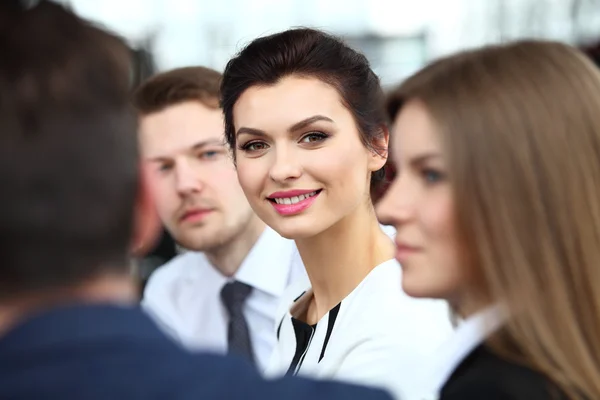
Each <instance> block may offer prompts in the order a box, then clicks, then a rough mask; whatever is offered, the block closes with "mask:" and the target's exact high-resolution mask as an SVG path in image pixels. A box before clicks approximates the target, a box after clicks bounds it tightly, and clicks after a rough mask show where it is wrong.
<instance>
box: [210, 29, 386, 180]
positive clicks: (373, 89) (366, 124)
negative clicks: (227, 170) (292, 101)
mask: <svg viewBox="0 0 600 400" xmlns="http://www.w3.org/2000/svg"><path fill="white" fill-rule="evenodd" d="M290 75H296V76H305V77H314V78H317V79H319V80H321V81H323V82H325V83H327V84H329V85H331V86H333V87H334V88H335V89H336V90H337V91H338V93H339V95H340V97H341V98H342V102H343V104H344V105H345V106H346V108H347V109H348V110H349V111H350V112H351V113H352V115H353V117H354V120H355V121H356V125H357V127H358V131H359V133H360V139H361V141H362V143H363V144H364V145H365V146H366V147H367V148H369V149H372V150H373V151H377V152H382V153H383V154H385V153H387V149H377V148H375V147H374V144H373V143H374V139H376V138H380V137H382V135H383V134H384V129H385V126H386V122H387V118H386V113H385V107H384V94H383V90H382V89H381V85H380V82H379V78H378V77H377V75H375V73H374V72H373V71H372V70H371V67H370V65H369V61H368V60H367V58H366V57H365V56H364V55H363V54H361V53H359V52H357V51H355V50H353V49H352V48H350V47H349V46H347V45H346V44H345V43H344V42H343V41H342V40H340V39H338V38H336V37H334V36H332V35H329V34H327V33H325V32H321V31H318V30H315V29H308V28H297V29H290V30H287V31H284V32H280V33H276V34H274V35H270V36H265V37H261V38H258V39H256V40H254V41H253V42H251V43H250V44H249V45H248V46H246V47H245V48H244V49H243V50H242V51H241V52H240V53H239V54H238V55H237V56H236V57H234V58H233V59H231V60H230V61H229V62H228V63H227V66H226V67H225V72H224V74H223V81H222V83H221V107H222V108H223V113H224V114H225V137H226V140H227V143H228V144H229V146H230V147H231V148H232V149H235V126H234V122H233V106H234V105H235V103H236V102H237V100H238V99H239V97H240V96H241V95H242V93H243V92H244V91H245V90H246V89H248V88H250V87H252V86H256V85H274V84H276V83H277V82H278V81H279V80H280V79H281V78H284V77H286V76H290ZM234 154H235V153H234ZM234 156H235V155H234ZM384 178H385V171H384V169H383V168H382V169H380V170H379V171H377V172H375V173H373V175H372V176H371V187H372V188H373V187H374V186H378V184H379V183H381V182H382V181H383V179H384Z"/></svg>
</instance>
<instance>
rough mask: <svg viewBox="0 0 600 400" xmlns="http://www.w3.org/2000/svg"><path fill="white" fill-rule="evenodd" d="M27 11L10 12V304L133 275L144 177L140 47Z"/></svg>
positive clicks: (43, 7)
mask: <svg viewBox="0 0 600 400" xmlns="http://www.w3.org/2000/svg"><path fill="white" fill-rule="evenodd" d="M3 2H4V0H3ZM17 3H18V2H6V3H4V4H2V5H0V21H1V23H0V54H1V56H0V187H1V189H0V190H1V191H2V194H1V195H0V299H6V298H10V297H13V296H20V295H23V294H27V293H31V292H39V291H44V290H47V289H53V288H58V287H65V286H70V285H76V284H78V283H81V282H84V281H87V280H88V279H90V278H93V277H95V276H98V275H102V274H106V273H113V272H117V273H125V272H126V271H127V258H128V248H129V244H130V241H131V236H132V229H133V214H134V213H133V210H134V203H135V198H136V193H137V189H138V176H139V171H138V151H137V137H136V136H137V135H136V134H137V124H136V119H137V118H136V115H135V113H134V112H133V109H132V107H131V106H130V88H129V77H130V72H131V68H130V64H129V63H130V60H129V50H128V47H127V46H126V45H125V43H124V42H123V41H122V40H121V39H119V38H118V37H116V36H115V35H112V34H109V33H107V32H105V31H104V30H102V29H99V28H97V27H94V26H92V25H91V24H89V23H87V22H85V21H83V20H81V19H79V18H78V17H76V16H75V15H74V14H72V13H71V12H70V11H68V10H66V9H65V8H64V7H63V6H61V5H58V4H56V3H53V2H50V1H44V0H42V1H40V2H38V4H37V5H36V6H34V7H33V8H29V9H25V8H23V7H15V6H14V4H17ZM21 3H26V2H21ZM8 4H12V6H8Z"/></svg>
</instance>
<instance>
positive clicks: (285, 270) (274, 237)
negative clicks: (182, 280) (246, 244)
mask: <svg viewBox="0 0 600 400" xmlns="http://www.w3.org/2000/svg"><path fill="white" fill-rule="evenodd" d="M191 253H192V254H193V258H194V259H195V261H192V262H191V263H190V264H188V265H189V267H186V270H187V271H186V272H187V274H188V278H189V279H192V280H197V279H207V276H206V275H204V273H203V272H202V269H204V271H205V272H208V274H209V275H208V276H214V278H216V279H218V280H222V282H223V284H225V283H226V282H227V281H228V280H231V279H235V280H238V281H240V282H243V283H246V284H248V285H250V286H252V287H253V288H255V289H258V290H260V291H263V292H266V293H268V294H270V295H272V296H275V297H280V296H281V295H282V294H283V292H284V290H285V288H286V287H287V286H288V283H289V282H288V281H289V278H290V273H291V269H292V268H293V265H292V264H294V263H296V262H298V263H301V262H302V261H301V259H300V256H299V255H298V250H297V249H296V246H295V244H294V241H292V240H289V239H285V238H283V237H282V236H280V235H279V234H278V233H277V232H275V231H274V230H273V229H271V228H269V227H266V228H265V230H264V231H263V233H262V234H261V235H260V236H259V238H258V240H257V241H256V243H255V244H254V246H252V248H251V249H250V252H249V253H248V254H247V255H246V257H245V258H244V260H243V261H242V264H241V265H240V268H239V269H238V271H237V272H236V274H235V275H234V277H233V278H228V277H226V276H224V275H222V274H221V273H220V272H219V271H218V270H217V269H216V268H215V267H213V266H212V265H211V263H210V261H209V260H208V258H207V257H206V255H205V254H204V253H201V252H191ZM296 255H297V257H295V256H296ZM189 256H190V255H188V257H189ZM202 266H205V267H206V268H202Z"/></svg>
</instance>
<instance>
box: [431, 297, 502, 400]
mask: <svg viewBox="0 0 600 400" xmlns="http://www.w3.org/2000/svg"><path fill="white" fill-rule="evenodd" d="M505 320H506V312H505V310H504V308H503V307H501V306H500V305H494V306H490V307H488V308H485V309H483V310H481V311H479V312H477V313H475V314H474V315H472V316H470V317H469V318H467V319H466V320H462V321H460V322H459V324H458V326H457V328H456V330H455V331H454V333H453V334H452V335H451V336H450V338H448V340H447V341H446V342H445V343H444V344H443V345H442V346H440V348H439V349H438V350H437V351H436V352H435V354H434V355H433V358H432V360H431V362H430V363H428V364H427V366H428V367H429V368H428V369H427V371H426V374H427V375H426V380H425V381H424V383H425V385H426V386H425V387H426V388H427V389H428V391H429V392H430V393H439V392H440V390H441V389H442V387H443V386H444V384H445V383H446V381H447V380H448V379H449V378H450V376H451V375H452V373H453V372H454V370H455V369H456V368H457V367H458V366H459V365H460V363H461V362H462V361H463V360H464V359H465V358H466V357H467V356H468V355H469V354H470V353H471V352H472V351H473V350H474V349H475V348H476V347H477V346H479V345H480V344H481V343H483V342H484V341H485V339H486V338H487V337H488V336H489V335H490V334H492V333H493V332H495V331H497V330H498V329H499V328H500V327H501V326H502V325H503V324H504V321H505Z"/></svg>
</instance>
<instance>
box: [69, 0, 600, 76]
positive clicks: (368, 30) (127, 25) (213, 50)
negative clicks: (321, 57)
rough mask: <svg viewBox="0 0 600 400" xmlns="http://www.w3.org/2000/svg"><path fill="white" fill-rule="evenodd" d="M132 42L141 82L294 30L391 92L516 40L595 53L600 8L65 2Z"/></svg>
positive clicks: (569, 1) (525, 0) (246, 0)
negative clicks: (320, 36) (348, 53)
mask: <svg viewBox="0 0 600 400" xmlns="http://www.w3.org/2000/svg"><path fill="white" fill-rule="evenodd" d="M61 2H62V3H63V4H67V5H70V6H71V7H72V8H73V9H74V10H75V11H76V12H77V13H78V14H79V15H81V16H83V17H87V18H89V19H91V20H94V21H97V22H99V23H101V24H103V25H104V26H105V27H107V28H109V29H111V30H113V31H116V32H117V33H119V34H121V35H123V36H124V37H126V38H127V39H128V40H129V41H130V44H131V46H132V49H134V51H135V52H136V55H137V56H138V59H139V64H140V65H139V68H138V71H137V72H138V73H139V74H144V75H145V74H151V73H153V72H155V71H162V70H165V69H170V68H174V67H180V66H186V65H190V64H195V65H198V64H200V65H204V66H208V67H212V68H214V69H217V70H222V69H223V67H224V66H225V64H226V62H227V60H228V59H229V58H230V57H231V56H232V55H233V54H235V52H236V51H237V50H239V49H240V48H241V47H242V46H243V45H244V44H246V43H247V42H249V41H250V40H252V39H253V38H256V37H257V36H261V35H266V34H269V33H274V32H277V31H280V30H284V29H287V28H289V27H294V26H310V27H316V28H320V29H324V30H327V31H329V32H331V33H334V34H337V35H341V36H343V37H345V38H346V39H347V41H348V42H350V43H351V44H352V45H354V46H355V47H356V48H358V49H360V50H361V51H362V52H363V53H365V54H366V55H367V57H368V58H369V59H370V61H371V63H372V65H373V68H374V70H375V72H377V73H378V74H379V76H380V77H381V79H382V82H383V83H384V85H385V86H387V87H389V86H390V85H394V84H395V83H397V82H398V81H400V80H401V79H402V78H403V77H405V76H406V75H407V74H410V73H411V72H413V71H415V70H416V69H418V68H419V67H421V66H422V65H423V64H424V63H426V62H427V61H428V60H431V59H432V58H436V57H438V56H440V55H443V54H446V53H449V52H453V51H456V50H459V49H463V48H468V47H472V46H478V45H482V44H486V43H493V42H499V41H503V40H507V39H514V38H520V37H543V38H553V39H559V40H562V41H566V42H569V43H571V44H576V45H582V46H586V47H593V46H594V45H595V42H596V40H597V39H598V38H600V0H418V1H416V0H102V1H98V0H62V1H61Z"/></svg>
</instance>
